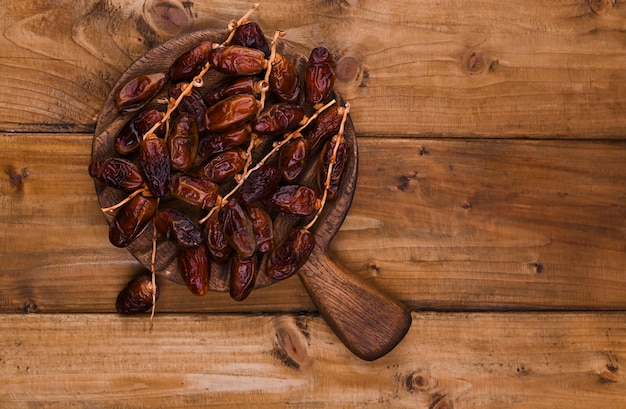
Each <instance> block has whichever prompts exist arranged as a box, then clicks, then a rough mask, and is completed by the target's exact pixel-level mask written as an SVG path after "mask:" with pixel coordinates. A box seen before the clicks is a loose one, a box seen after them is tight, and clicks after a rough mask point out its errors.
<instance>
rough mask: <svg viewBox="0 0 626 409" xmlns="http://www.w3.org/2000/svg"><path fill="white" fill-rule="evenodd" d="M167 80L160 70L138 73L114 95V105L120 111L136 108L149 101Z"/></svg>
mask: <svg viewBox="0 0 626 409" xmlns="http://www.w3.org/2000/svg"><path fill="white" fill-rule="evenodd" d="M166 82H167V75H166V74H164V73H162V72H157V73H153V74H145V75H140V76H138V77H136V78H133V79H131V80H130V81H128V82H127V83H126V84H124V86H123V87H122V88H121V89H120V90H119V92H118V93H117V95H116V96H115V105H116V106H117V109H118V110H119V111H122V112H128V111H132V110H137V109H139V108H141V107H142V106H143V105H145V104H146V103H147V102H148V101H150V100H151V99H152V98H153V97H155V96H156V94H158V92H159V91H160V90H161V88H163V86H164V85H165V83H166Z"/></svg>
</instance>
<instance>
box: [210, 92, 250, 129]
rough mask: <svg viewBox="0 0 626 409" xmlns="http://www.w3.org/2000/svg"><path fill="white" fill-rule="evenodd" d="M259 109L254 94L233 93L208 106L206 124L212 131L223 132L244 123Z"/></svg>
mask: <svg viewBox="0 0 626 409" xmlns="http://www.w3.org/2000/svg"><path fill="white" fill-rule="evenodd" d="M258 110H259V102H258V101H257V100H256V98H255V97H254V96H252V95H233V96H231V97H228V98H226V99H224V100H222V101H220V102H218V103H217V104H214V105H212V106H210V107H209V108H207V110H206V111H205V113H204V124H205V126H206V129H207V130H209V131H210V132H222V131H226V130H228V129H232V128H235V127H237V126H239V125H242V124H243V123H244V122H247V121H249V120H250V119H252V118H253V117H254V116H255V115H256V113H257V111H258Z"/></svg>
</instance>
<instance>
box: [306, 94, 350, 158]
mask: <svg viewBox="0 0 626 409" xmlns="http://www.w3.org/2000/svg"><path fill="white" fill-rule="evenodd" d="M344 110H345V108H344V107H340V106H337V105H333V106H331V107H329V108H328V109H326V110H325V111H322V113H321V114H319V116H318V117H317V118H315V120H314V121H313V123H312V124H311V126H309V127H308V128H307V129H305V130H304V131H303V132H302V136H303V137H304V138H305V139H306V140H307V141H309V146H310V148H311V152H315V151H317V150H318V149H319V148H320V147H321V146H322V145H323V144H324V143H325V142H326V140H327V139H328V138H330V137H333V136H335V135H336V134H337V132H339V128H340V127H341V121H342V119H343V113H344Z"/></svg>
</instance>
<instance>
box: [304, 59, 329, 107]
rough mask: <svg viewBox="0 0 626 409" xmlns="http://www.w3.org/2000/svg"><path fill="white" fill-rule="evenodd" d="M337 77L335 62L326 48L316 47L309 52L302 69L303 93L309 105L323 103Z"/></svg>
mask: <svg viewBox="0 0 626 409" xmlns="http://www.w3.org/2000/svg"><path fill="white" fill-rule="evenodd" d="M336 77H337V74H336V68H335V60H333V57H332V55H330V51H328V49H327V48H326V47H317V48H314V49H313V50H312V51H311V55H310V56H309V60H308V61H307V63H306V65H305V67H304V91H305V96H306V101H307V102H309V103H310V104H313V105H315V104H318V103H320V102H323V101H324V100H325V99H326V98H328V96H329V95H330V92H331V91H332V89H333V86H334V85H335V78H336Z"/></svg>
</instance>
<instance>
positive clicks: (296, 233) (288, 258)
mask: <svg viewBox="0 0 626 409" xmlns="http://www.w3.org/2000/svg"><path fill="white" fill-rule="evenodd" d="M314 247H315V236H313V233H311V232H310V231H309V230H306V229H295V230H293V231H292V232H291V233H289V234H288V235H287V237H285V239H284V240H283V241H282V242H281V243H280V244H279V245H278V247H276V249H275V250H274V251H273V252H272V254H271V255H270V258H269V260H268V263H267V269H266V274H267V275H268V276H269V277H270V278H271V279H272V280H274V281H279V280H284V279H286V278H289V277H291V276H292V275H294V274H295V272H296V271H298V269H299V268H300V267H302V265H303V264H304V263H305V262H306V261H307V260H308V258H309V255H311V252H312V251H313V248H314Z"/></svg>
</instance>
